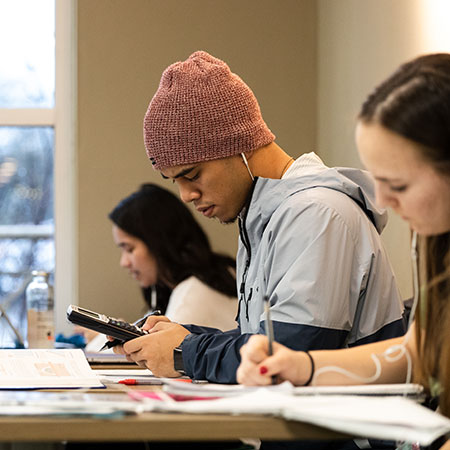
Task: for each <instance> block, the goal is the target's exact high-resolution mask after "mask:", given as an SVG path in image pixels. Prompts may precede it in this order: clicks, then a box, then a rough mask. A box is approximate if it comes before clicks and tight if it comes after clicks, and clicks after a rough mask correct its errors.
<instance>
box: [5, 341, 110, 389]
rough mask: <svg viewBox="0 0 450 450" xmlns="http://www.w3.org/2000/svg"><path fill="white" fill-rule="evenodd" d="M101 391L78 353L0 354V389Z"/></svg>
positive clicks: (25, 351) (20, 351)
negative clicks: (90, 388)
mask: <svg viewBox="0 0 450 450" xmlns="http://www.w3.org/2000/svg"><path fill="white" fill-rule="evenodd" d="M82 387H104V385H103V384H102V383H101V382H100V380H99V378H98V376H97V375H96V374H95V373H94V372H93V371H92V369H91V368H90V366H89V364H88V362H87V360H86V357H85V356H84V353H83V351H82V350H81V349H70V350H68V349H17V350H0V389H38V388H82Z"/></svg>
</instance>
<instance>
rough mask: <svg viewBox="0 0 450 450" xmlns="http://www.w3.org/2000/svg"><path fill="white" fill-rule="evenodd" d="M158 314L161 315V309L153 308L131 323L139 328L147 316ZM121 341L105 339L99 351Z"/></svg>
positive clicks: (121, 342) (121, 341)
mask: <svg viewBox="0 0 450 450" xmlns="http://www.w3.org/2000/svg"><path fill="white" fill-rule="evenodd" d="M160 315H161V311H160V310H159V309H155V310H154V311H152V312H151V313H150V314H147V315H146V316H144V317H142V318H141V319H138V320H136V322H133V325H135V326H137V327H139V328H140V327H142V325H144V323H145V321H146V320H147V317H150V316H160ZM123 343H124V341H123V340H122V339H114V340H113V341H106V342H105V343H104V344H103V347H102V348H101V349H100V350H99V352H101V351H102V350H105V348H112V347H114V346H116V345H119V344H123Z"/></svg>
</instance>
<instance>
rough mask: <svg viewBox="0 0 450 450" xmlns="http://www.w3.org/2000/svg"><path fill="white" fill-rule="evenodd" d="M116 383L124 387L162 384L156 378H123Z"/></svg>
mask: <svg viewBox="0 0 450 450" xmlns="http://www.w3.org/2000/svg"><path fill="white" fill-rule="evenodd" d="M118 383H119V384H125V385H126V386H137V385H139V384H163V382H162V381H161V380H158V379H157V378H156V379H155V378H151V379H145V378H125V379H124V380H119V381H118Z"/></svg>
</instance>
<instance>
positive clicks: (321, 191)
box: [115, 51, 405, 383]
mask: <svg viewBox="0 0 450 450" xmlns="http://www.w3.org/2000/svg"><path fill="white" fill-rule="evenodd" d="M144 138H145V145H146V149H147V154H148V157H149V159H150V161H151V163H152V164H153V167H154V169H156V170H159V171H160V172H161V175H162V176H163V177H164V178H167V179H170V180H173V181H174V182H175V183H176V184H177V185H178V188H179V191H180V196H181V198H182V200H183V201H185V202H193V203H194V205H195V208H196V209H197V210H198V211H199V212H200V213H202V214H203V215H205V216H207V217H216V218H217V219H219V220H220V221H221V222H224V223H229V222H233V221H234V220H238V221H239V228H240V239H239V250H238V254H237V280H238V295H239V300H240V303H239V312H238V326H237V328H236V329H235V330H232V331H229V332H220V331H218V330H215V329H210V328H204V327H198V326H193V325H180V324H176V323H172V322H170V321H169V320H168V319H167V318H165V317H155V316H153V317H150V318H149V319H148V320H147V323H146V324H145V328H146V329H150V330H151V331H150V333H149V335H147V336H144V337H140V338H137V339H133V340H132V341H129V342H127V343H125V344H124V345H123V346H118V347H116V349H115V351H116V352H121V353H126V354H127V355H128V357H129V359H130V360H134V361H136V362H137V363H139V364H141V365H145V366H146V367H148V368H149V369H150V370H152V371H153V373H154V374H155V375H158V376H169V377H170V376H179V375H180V374H187V375H188V376H190V377H192V378H195V379H206V380H209V381H212V382H219V383H236V369H237V368H238V366H239V362H240V355H239V349H240V348H241V346H242V345H243V344H244V343H245V342H246V341H247V339H248V338H249V336H250V335H251V334H255V333H264V332H265V329H264V319H265V314H264V299H265V298H267V299H268V301H269V303H270V310H271V318H272V320H273V328H274V336H275V339H276V340H277V341H278V342H281V343H283V344H285V345H287V346H288V347H290V348H292V349H296V350H308V349H334V348H341V347H346V346H353V345H358V344H362V343H367V342H372V341H377V340H382V339H387V338H392V337H396V336H400V335H402V334H403V333H404V331H405V329H404V322H403V318H402V311H403V306H402V302H401V300H400V298H399V293H398V290H397V286H396V283H395V279H394V275H393V273H392V269H391V266H390V264H389V261H388V259H387V256H386V253H385V251H384V249H383V247H382V244H381V240H380V236H379V233H380V232H381V230H382V229H383V228H384V226H385V223H386V213H385V212H381V211H379V210H378V209H377V208H376V206H375V205H374V203H373V202H372V197H373V196H372V194H373V191H372V190H373V185H372V182H371V180H370V179H369V177H368V176H367V174H366V173H365V172H363V171H360V170H356V169H336V168H328V167H326V166H325V165H324V164H323V163H322V161H321V160H320V159H319V158H318V156H316V155H315V154H314V153H307V154H304V155H302V156H301V157H300V158H298V159H297V160H296V161H294V160H293V158H291V157H290V156H289V155H288V154H286V153H285V152H284V151H283V150H282V149H281V148H280V147H279V146H278V145H277V144H276V143H275V142H274V139H275V136H274V135H273V134H272V132H271V131H270V130H269V128H268V127H267V125H266V124H265V122H264V121H263V119H262V116H261V112H260V109H259V106H258V103H257V101H256V98H255V96H254V95H253V93H252V91H251V90H250V88H249V87H248V86H247V85H246V84H245V83H244V82H243V81H242V80H241V79H240V78H239V77H238V76H237V75H236V74H234V73H232V72H231V71H230V69H229V67H228V66H227V64H225V63H224V62H223V61H221V60H219V59H217V58H214V57H213V56H211V55H209V54H208V53H206V52H202V51H199V52H196V53H194V54H192V55H191V56H190V57H189V58H188V59H187V60H186V61H183V62H177V63H175V64H173V65H171V66H169V67H168V68H167V69H166V70H165V71H164V73H163V75H162V79H161V82H160V85H159V88H158V90H157V92H156V94H155V96H154V97H153V99H152V100H151V102H150V105H149V107H148V111H147V113H146V115H145V120H144ZM181 257H182V255H180V258H181Z"/></svg>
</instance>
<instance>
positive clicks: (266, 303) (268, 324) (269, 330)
mask: <svg viewBox="0 0 450 450" xmlns="http://www.w3.org/2000/svg"><path fill="white" fill-rule="evenodd" d="M264 312H265V313H266V335H267V339H268V340H269V347H268V354H269V356H272V355H273V324H272V320H271V318H270V303H269V298H268V297H267V295H265V296H264ZM276 383H277V377H276V375H272V384H276Z"/></svg>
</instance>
